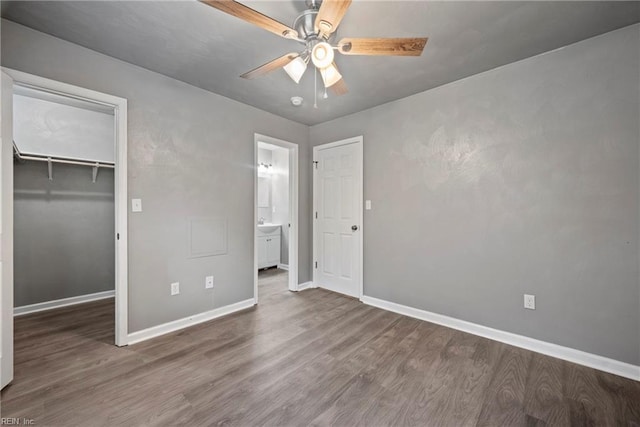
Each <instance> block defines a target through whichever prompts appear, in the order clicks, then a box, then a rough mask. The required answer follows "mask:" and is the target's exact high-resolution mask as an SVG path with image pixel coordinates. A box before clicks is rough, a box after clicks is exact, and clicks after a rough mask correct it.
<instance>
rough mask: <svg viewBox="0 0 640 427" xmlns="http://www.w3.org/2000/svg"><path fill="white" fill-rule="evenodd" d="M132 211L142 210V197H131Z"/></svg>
mask: <svg viewBox="0 0 640 427" xmlns="http://www.w3.org/2000/svg"><path fill="white" fill-rule="evenodd" d="M131 212H142V199H131Z"/></svg>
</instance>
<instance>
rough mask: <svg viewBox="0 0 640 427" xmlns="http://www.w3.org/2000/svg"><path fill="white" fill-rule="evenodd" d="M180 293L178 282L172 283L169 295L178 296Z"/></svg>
mask: <svg viewBox="0 0 640 427" xmlns="http://www.w3.org/2000/svg"><path fill="white" fill-rule="evenodd" d="M179 293H180V282H174V283H172V284H171V295H178V294H179Z"/></svg>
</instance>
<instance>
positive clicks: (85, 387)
mask: <svg viewBox="0 0 640 427" xmlns="http://www.w3.org/2000/svg"><path fill="white" fill-rule="evenodd" d="M259 290H260V291H259V292H260V294H259V295H260V304H259V306H258V307H256V308H253V309H248V310H245V311H242V312H239V313H236V314H233V315H230V316H227V317H224V318H221V319H217V320H214V321H211V322H207V323H203V324H200V325H197V326H194V327H191V328H188V329H185V330H183V331H179V332H176V333H172V334H169V335H166V336H163V337H159V338H156V339H153V340H150V341H146V342H143V343H139V344H136V345H132V346H129V347H125V348H117V347H115V346H114V345H113V344H112V343H113V340H114V337H113V318H114V307H113V300H104V301H100V302H95V303H88V304H82V305H77V306H74V307H68V308H63V309H59V310H55V311H48V312H43V313H39V314H33V315H27V316H22V317H18V318H16V322H15V338H16V341H15V363H16V366H15V379H14V381H13V384H12V385H10V386H9V387H8V388H6V389H5V390H3V392H2V401H1V406H0V410H1V411H2V417H26V418H29V419H33V420H34V424H35V425H64V426H71V425H81V426H94V425H95V426H99V425H189V426H191V425H194V426H199V425H238V426H253V425H273V426H297V425H336V426H354V425H362V426H384V425H413V426H430V425H434V426H468V425H478V426H503V425H508V426H520V425H522V426H533V425H580V426H581V425H598V426H600V425H611V426H640V383H639V382H635V381H631V380H627V379H624V378H620V377H617V376H614V375H610V374H605V373H602V372H599V371H595V370H593V369H589V368H585V367H582V366H578V365H575V364H572V363H569V362H564V361H561V360H558V359H553V358H550V357H547V356H543V355H540V354H536V353H532V352H529V351H526V350H522V349H519V348H515V347H511V346H508V345H505V344H501V343H498V342H494V341H490V340H487V339H484V338H480V337H476V336H473V335H469V334H466V333H463V332H459V331H455V330H452V329H448V328H444V327H441V326H437V325H434V324H430V323H427V322H422V321H419V320H415V319H411V318H408V317H404V316H400V315H397V314H394V313H390V312H386V311H383V310H379V309H377V308H373V307H370V306H366V305H364V304H361V303H360V302H358V301H357V300H355V299H353V298H349V297H344V296H341V295H339V294H335V293H331V292H328V291H324V290H320V289H311V290H305V291H302V292H299V293H292V292H289V291H288V290H287V283H286V273H284V274H283V273H282V272H281V271H279V270H269V271H266V272H261V273H260V284H259Z"/></svg>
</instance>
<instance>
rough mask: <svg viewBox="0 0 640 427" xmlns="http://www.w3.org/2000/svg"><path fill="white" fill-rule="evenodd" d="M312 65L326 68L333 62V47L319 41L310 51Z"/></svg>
mask: <svg viewBox="0 0 640 427" xmlns="http://www.w3.org/2000/svg"><path fill="white" fill-rule="evenodd" d="M311 60H312V61H313V65H315V66H316V67H318V68H319V69H321V70H322V69H323V68H327V67H328V66H330V65H331V64H332V63H333V48H332V47H331V45H330V44H329V43H327V42H320V43H318V44H317V45H315V46H314V47H313V50H312V51H311Z"/></svg>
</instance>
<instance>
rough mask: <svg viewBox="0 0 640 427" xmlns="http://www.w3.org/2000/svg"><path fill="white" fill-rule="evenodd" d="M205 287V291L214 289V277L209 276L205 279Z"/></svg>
mask: <svg viewBox="0 0 640 427" xmlns="http://www.w3.org/2000/svg"><path fill="white" fill-rule="evenodd" d="M204 287H205V289H212V288H213V276H207V277H205V278H204Z"/></svg>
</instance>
